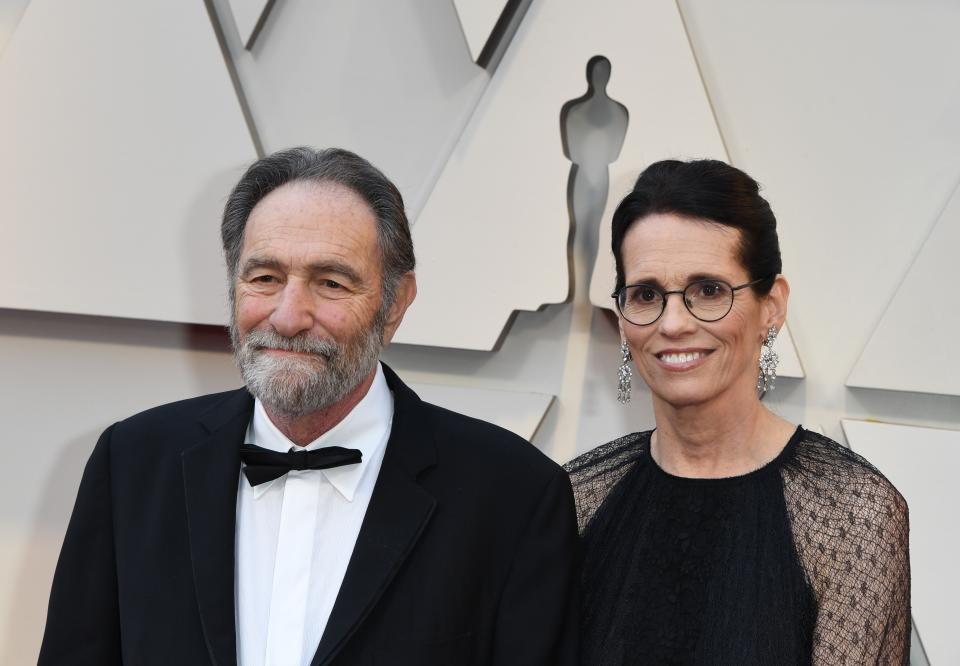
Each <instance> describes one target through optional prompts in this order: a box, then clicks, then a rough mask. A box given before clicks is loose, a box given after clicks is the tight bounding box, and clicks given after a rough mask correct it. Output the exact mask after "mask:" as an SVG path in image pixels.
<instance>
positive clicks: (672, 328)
mask: <svg viewBox="0 0 960 666" xmlns="http://www.w3.org/2000/svg"><path fill="white" fill-rule="evenodd" d="M696 321H697V320H696V319H695V318H694V316H693V315H692V314H691V313H690V311H689V310H688V309H687V306H686V304H685V303H684V302H683V294H670V295H669V296H667V306H666V308H664V310H663V314H662V315H660V319H659V320H658V321H657V323H658V324H659V325H660V332H661V333H663V334H664V335H666V336H667V337H677V336H680V335H683V334H685V333H689V332H691V331H692V330H693V329H694V328H696Z"/></svg>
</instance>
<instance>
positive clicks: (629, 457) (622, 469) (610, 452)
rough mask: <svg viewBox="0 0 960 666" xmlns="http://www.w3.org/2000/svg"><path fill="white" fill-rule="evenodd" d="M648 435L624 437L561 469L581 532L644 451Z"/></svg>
mask: <svg viewBox="0 0 960 666" xmlns="http://www.w3.org/2000/svg"><path fill="white" fill-rule="evenodd" d="M649 439H650V433H649V432H641V433H633V434H630V435H626V436H624V437H621V438H619V439H615V440H613V441H612V442H607V443H606V444H602V445H600V446H598V447H597V448H595V449H593V450H592V451H588V452H587V453H584V454H583V455H581V456H579V457H578V458H574V459H573V460H571V461H570V462H568V463H567V464H566V465H564V466H563V468H564V469H565V470H567V474H569V475H570V484H571V485H572V486H573V496H574V499H575V500H576V503H577V524H578V525H579V527H580V532H581V533H583V530H584V529H585V528H586V526H587V524H588V523H589V522H590V519H591V518H593V514H595V513H596V512H597V509H599V508H600V505H601V504H603V501H604V500H605V499H606V498H607V495H608V494H609V492H610V490H611V489H612V488H613V487H614V486H615V485H617V482H619V481H620V479H622V478H623V476H624V474H626V473H627V471H628V470H629V469H630V466H631V465H632V464H633V462H634V461H636V460H637V458H638V457H639V456H640V455H642V452H643V451H644V450H645V443H646V442H647V441H649Z"/></svg>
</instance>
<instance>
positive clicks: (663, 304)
mask: <svg viewBox="0 0 960 666" xmlns="http://www.w3.org/2000/svg"><path fill="white" fill-rule="evenodd" d="M776 277H777V276H776V275H767V276H765V277H762V278H757V279H756V280H751V281H750V282H745V283H744V284H741V285H738V286H736V287H734V286H733V285H731V284H730V283H729V282H727V281H726V280H721V279H720V278H700V279H699V280H693V281H692V282H690V284H688V285H687V286H686V287H684V288H683V289H671V290H669V291H662V290H660V289H659V288H658V287H656V286H655V285H652V284H648V283H646V282H637V283H635V284H625V285H623V286H622V287H620V288H619V289H617V290H616V291H615V292H613V293H612V294H611V297H613V301H614V303H616V304H617V312H619V313H620V316H621V317H623V319H624V321H626V322H627V323H629V324H632V325H633V326H650V325H651V324H656V323H657V320H659V319H660V317H662V316H663V313H664V312H666V311H667V296H670V295H671V294H680V295H681V296H682V295H683V294H685V293H686V291H687V289H689V288H690V287H692V286H693V285H695V284H698V283H700V282H720V283H722V284H725V285H727V286H728V287H730V307H728V308H727V311H726V312H724V313H723V314H722V315H720V316H719V317H717V318H716V319H703V318H702V317H698V316H697V315H695V314H694V313H693V310H691V309H690V306H689V305H688V304H687V299H686V298H681V299H680V300H682V301H683V307H684V308H686V310H687V312H689V313H690V316H691V317H693V318H694V319H696V320H697V321H702V322H704V323H705V324H712V323H713V322H716V321H720V320H721V319H723V318H724V317H726V316H727V315H728V314H730V312H731V311H733V302H734V301H735V300H736V296H737V292H738V291H740V290H741V289H746V288H747V287H752V286H753V285H755V284H759V283H760V282H765V281H766V280H771V279H773V278H776ZM630 287H650V288H651V289H653V290H654V291H656V292H657V293H659V294H660V314H658V315H657V316H656V317H654V318H653V320H652V321H649V322H647V323H646V324H637V323H636V322H633V321H631V320H630V319H628V318H627V315H625V314H623V308H622V307H621V305H620V294H621V292H623V291H624V290H625V289H629V288H630Z"/></svg>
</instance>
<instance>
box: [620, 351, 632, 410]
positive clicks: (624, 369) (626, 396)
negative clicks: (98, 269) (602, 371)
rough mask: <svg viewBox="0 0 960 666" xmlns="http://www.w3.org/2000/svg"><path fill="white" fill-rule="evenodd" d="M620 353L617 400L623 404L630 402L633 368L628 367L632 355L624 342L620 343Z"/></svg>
mask: <svg viewBox="0 0 960 666" xmlns="http://www.w3.org/2000/svg"><path fill="white" fill-rule="evenodd" d="M620 354H621V359H620V367H619V368H617V402H619V403H620V404H621V405H625V404H627V403H628V402H630V379H631V378H632V377H633V370H631V369H630V361H632V360H633V356H632V355H631V354H630V347H628V346H627V343H626V342H621V343H620Z"/></svg>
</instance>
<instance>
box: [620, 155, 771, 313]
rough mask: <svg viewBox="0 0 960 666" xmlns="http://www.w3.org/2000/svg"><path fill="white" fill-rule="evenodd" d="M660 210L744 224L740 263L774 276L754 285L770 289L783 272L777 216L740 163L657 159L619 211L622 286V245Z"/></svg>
mask: <svg viewBox="0 0 960 666" xmlns="http://www.w3.org/2000/svg"><path fill="white" fill-rule="evenodd" d="M657 213H673V214H674V215H679V216H681V217H687V218H690V219H693V220H703V221H706V222H714V223H716V224H722V225H723V226H726V227H732V228H734V229H739V230H740V256H739V260H740V263H741V264H742V265H743V266H744V268H746V269H747V272H748V273H749V275H750V279H751V280H759V279H761V278H766V277H770V279H769V280H763V281H762V282H758V283H757V284H756V285H754V286H753V287H752V289H753V290H754V291H755V292H756V293H758V294H760V295H766V294H768V293H769V292H770V289H771V287H773V277H774V276H776V275H777V274H778V273H780V271H781V269H782V264H781V261H780V242H779V240H778V239H777V219H776V218H775V217H774V216H773V211H772V210H770V204H768V203H767V200H766V199H764V198H763V197H761V196H760V185H759V184H758V183H757V181H755V180H754V179H753V178H751V177H750V176H748V175H747V174H745V173H744V172H743V171H741V170H740V169H737V168H735V167H732V166H730V165H729V164H727V163H725V162H721V161H719V160H692V161H690V162H681V161H679V160H663V161H661V162H654V163H653V164H651V165H650V166H648V167H647V168H646V169H644V171H643V173H641V174H640V177H639V178H637V182H636V184H634V186H633V190H632V191H631V192H630V194H628V195H627V196H626V197H624V199H623V201H621V202H620V205H619V206H617V210H616V211H615V212H614V213H613V242H612V248H613V256H614V258H615V259H616V262H617V289H620V288H621V287H622V286H623V285H624V284H625V280H626V277H625V275H624V270H623V256H622V253H621V248H622V246H623V239H624V236H626V235H627V231H628V230H629V229H630V227H631V226H632V225H633V224H634V223H635V222H637V221H638V220H641V219H642V218H644V217H646V216H648V215H653V214H657Z"/></svg>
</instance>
